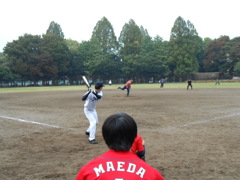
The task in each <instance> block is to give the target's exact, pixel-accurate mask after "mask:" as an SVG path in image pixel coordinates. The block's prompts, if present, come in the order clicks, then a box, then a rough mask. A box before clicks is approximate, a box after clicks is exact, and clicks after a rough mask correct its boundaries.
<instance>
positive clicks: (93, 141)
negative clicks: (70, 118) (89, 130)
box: [89, 139, 98, 144]
mask: <svg viewBox="0 0 240 180" xmlns="http://www.w3.org/2000/svg"><path fill="white" fill-rule="evenodd" d="M89 143H90V144H98V142H97V141H96V140H95V139H93V140H91V141H89Z"/></svg>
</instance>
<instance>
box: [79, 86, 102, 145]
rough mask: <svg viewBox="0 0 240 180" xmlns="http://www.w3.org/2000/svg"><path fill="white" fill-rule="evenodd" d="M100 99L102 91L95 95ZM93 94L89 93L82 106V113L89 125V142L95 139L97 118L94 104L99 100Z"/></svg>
mask: <svg viewBox="0 0 240 180" xmlns="http://www.w3.org/2000/svg"><path fill="white" fill-rule="evenodd" d="M96 94H97V95H98V96H101V98H102V95H103V93H102V91H100V92H97V93H96ZM101 98H100V99H101ZM100 99H99V98H98V97H97V96H96V95H95V94H94V93H93V92H91V93H89V95H88V97H87V99H86V102H85V104H84V113H85V115H86V117H87V119H88V121H89V123H90V125H89V127H88V129H87V132H89V141H91V140H93V139H95V134H96V128H97V124H98V116H97V111H96V104H97V102H98V100H100Z"/></svg>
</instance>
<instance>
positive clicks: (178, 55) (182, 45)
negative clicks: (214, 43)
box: [168, 17, 201, 81]
mask: <svg viewBox="0 0 240 180" xmlns="http://www.w3.org/2000/svg"><path fill="white" fill-rule="evenodd" d="M169 44H170V55H169V58H168V64H169V67H170V70H171V71H172V74H173V75H174V76H176V77H179V78H180V81H181V77H184V76H186V75H188V74H190V73H193V72H197V71H198V69H199V64H198V56H199V53H200V52H201V38H200V37H199V36H198V33H197V30H196V29H195V27H194V25H193V24H192V23H191V22H190V21H187V22H186V21H185V20H184V19H183V18H182V17H178V18H177V19H176V21H175V22H174V26H173V28H172V30H171V36H170V42H169Z"/></svg>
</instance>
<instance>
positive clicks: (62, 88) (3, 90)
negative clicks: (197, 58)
mask: <svg viewBox="0 0 240 180" xmlns="http://www.w3.org/2000/svg"><path fill="white" fill-rule="evenodd" d="M119 86H121V87H123V86H124V84H114V85H111V86H110V85H107V84H106V85H105V87H104V89H117V88H118V87H119ZM132 88H160V84H157V83H156V84H134V83H133V84H132ZM164 88H187V83H186V82H185V83H165V84H164ZM193 88H240V83H233V82H232V83H227V82H226V83H221V84H220V85H215V82H214V83H213V82H211V83H194V82H193ZM75 90H76V91H79V90H87V87H86V86H85V85H79V86H76V85H75V86H47V87H46V86H44V87H14V88H0V93H15V92H34V91H35V92H39V91H75Z"/></svg>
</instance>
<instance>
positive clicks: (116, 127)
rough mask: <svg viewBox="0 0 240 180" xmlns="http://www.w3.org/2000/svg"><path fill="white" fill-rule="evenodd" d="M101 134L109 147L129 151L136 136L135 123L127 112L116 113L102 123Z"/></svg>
mask: <svg viewBox="0 0 240 180" xmlns="http://www.w3.org/2000/svg"><path fill="white" fill-rule="evenodd" d="M102 135H103V138H104V140H105V142H106V144H107V145H108V147H109V148H110V149H113V150H115V151H129V150H130V148H131V146H132V143H133V141H134V139H135V138H136V136H137V124H136V122H135V121H134V119H133V118H132V117H131V116H129V115H128V114H125V113H116V114H113V115H111V116H109V117H108V118H107V119H106V120H105V122H104V123H103V126H102Z"/></svg>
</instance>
